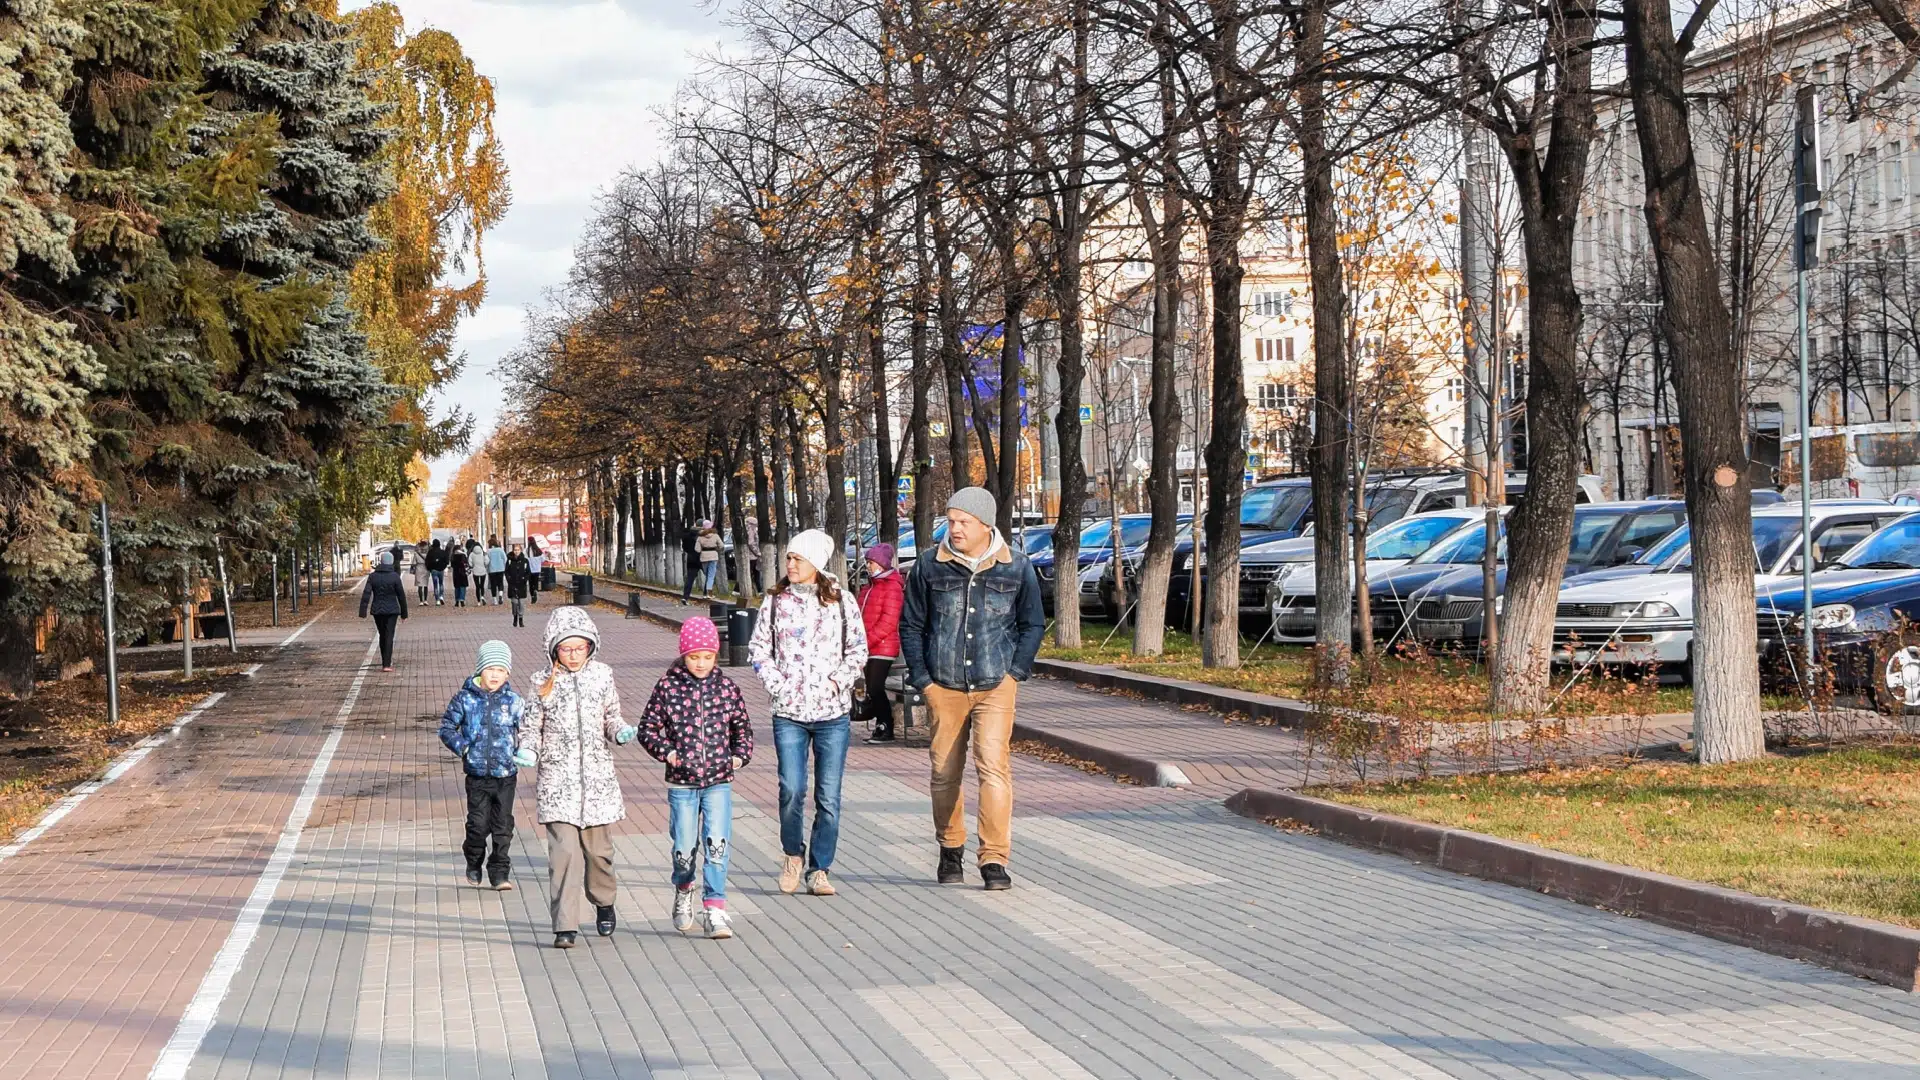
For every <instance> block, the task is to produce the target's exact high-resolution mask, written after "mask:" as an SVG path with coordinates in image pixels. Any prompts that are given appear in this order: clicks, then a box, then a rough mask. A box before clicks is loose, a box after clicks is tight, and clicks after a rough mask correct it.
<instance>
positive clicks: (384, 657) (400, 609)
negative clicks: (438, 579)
mask: <svg viewBox="0 0 1920 1080" xmlns="http://www.w3.org/2000/svg"><path fill="white" fill-rule="evenodd" d="M368 611H372V613H373V625H374V626H375V627H376V628H377V629H378V630H379V631H380V670H381V671H392V670H393V631H394V628H395V627H397V626H399V625H400V620H401V619H404V618H406V617H407V586H406V584H405V583H404V582H402V581H401V580H400V571H398V570H395V569H394V568H393V552H392V551H391V550H389V551H387V552H386V553H385V554H383V555H381V556H380V569H378V570H375V571H374V572H373V574H372V576H371V577H369V578H367V587H366V588H365V589H363V590H361V592H360V617H361V618H363V619H364V618H366V617H367V613H368Z"/></svg>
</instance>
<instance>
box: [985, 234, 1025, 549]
mask: <svg viewBox="0 0 1920 1080" xmlns="http://www.w3.org/2000/svg"><path fill="white" fill-rule="evenodd" d="M1004 245H1005V246H1004V247H1003V249H1002V251H1001V253H1000V261H1001V266H1002V270H1001V272H1002V273H1004V274H1006V275H1007V280H1006V282H1005V284H1004V285H1003V288H1004V290H1005V292H1004V298H1005V301H1006V304H1005V307H1004V309H1003V311H1002V313H1001V318H1002V319H1003V320H1004V321H1003V322H1002V324H1001V327H1000V448H999V449H1000V460H999V462H998V464H999V466H1000V477H999V481H998V483H997V485H996V486H997V487H998V488H999V490H997V491H995V492H994V494H995V495H997V496H999V499H1000V503H999V506H998V507H997V509H998V511H999V514H998V518H999V520H997V521H996V522H995V524H996V525H998V526H999V527H1000V533H1001V535H1003V536H1005V537H1006V538H1007V542H1008V543H1012V542H1013V513H1014V511H1015V510H1016V509H1017V508H1018V507H1019V505H1020V442H1021V433H1020V428H1021V424H1020V406H1021V401H1020V360H1021V353H1023V352H1024V351H1025V344H1026V333H1025V329H1026V328H1025V325H1024V324H1023V322H1022V320H1023V319H1025V317H1026V310H1027V282H1026V279H1025V278H1024V277H1023V276H1021V268H1020V260H1019V256H1018V254H1017V253H1016V251H1015V239H1014V236H1013V235H1012V228H1011V226H1009V230H1008V236H1007V237H1006V239H1005V241H1004ZM983 445H984V441H983Z"/></svg>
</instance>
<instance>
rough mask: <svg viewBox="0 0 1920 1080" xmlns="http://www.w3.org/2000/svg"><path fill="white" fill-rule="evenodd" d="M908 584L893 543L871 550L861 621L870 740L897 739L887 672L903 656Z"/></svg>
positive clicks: (863, 711) (865, 713) (864, 705)
mask: <svg viewBox="0 0 1920 1080" xmlns="http://www.w3.org/2000/svg"><path fill="white" fill-rule="evenodd" d="M905 599H906V585H905V582H903V581H901V579H900V572H899V571H898V570H895V569H894V568H893V545H892V544H875V545H873V546H872V547H870V548H868V549H867V584H866V585H865V586H864V587H863V588H861V590H860V596H859V602H860V621H861V622H863V623H865V624H866V627H867V668H866V683H867V696H866V699H865V700H864V701H863V702H862V703H861V706H860V715H861V716H864V717H866V718H867V719H869V720H872V721H873V733H872V734H870V735H868V736H867V741H868V742H870V743H879V742H892V741H893V702H891V701H889V700H887V672H888V671H890V670H892V668H893V661H894V658H895V657H897V656H899V655H900V606H901V604H902V603H904V602H905Z"/></svg>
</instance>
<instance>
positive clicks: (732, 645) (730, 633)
mask: <svg viewBox="0 0 1920 1080" xmlns="http://www.w3.org/2000/svg"><path fill="white" fill-rule="evenodd" d="M759 617H760V612H759V610H758V609H756V608H749V607H737V608H734V609H733V612H732V614H730V615H728V616H727V654H726V655H727V666H728V667H746V666H747V643H748V642H750V641H752V640H753V622H754V620H755V619H757V618H759Z"/></svg>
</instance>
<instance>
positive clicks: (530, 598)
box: [527, 536, 547, 604]
mask: <svg viewBox="0 0 1920 1080" xmlns="http://www.w3.org/2000/svg"><path fill="white" fill-rule="evenodd" d="M546 571H547V556H546V554H545V553H544V552H542V551H541V550H540V541H538V540H536V539H534V538H533V537H531V536H529V537H527V602H528V603H530V604H537V603H539V602H540V586H541V585H542V584H543V583H544V582H543V579H542V578H541V576H540V575H542V574H544V573H546Z"/></svg>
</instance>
